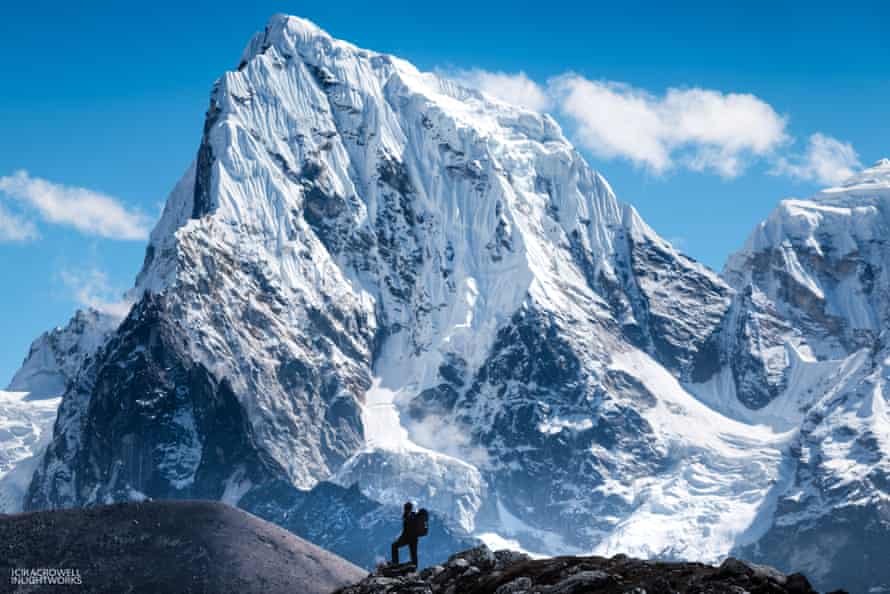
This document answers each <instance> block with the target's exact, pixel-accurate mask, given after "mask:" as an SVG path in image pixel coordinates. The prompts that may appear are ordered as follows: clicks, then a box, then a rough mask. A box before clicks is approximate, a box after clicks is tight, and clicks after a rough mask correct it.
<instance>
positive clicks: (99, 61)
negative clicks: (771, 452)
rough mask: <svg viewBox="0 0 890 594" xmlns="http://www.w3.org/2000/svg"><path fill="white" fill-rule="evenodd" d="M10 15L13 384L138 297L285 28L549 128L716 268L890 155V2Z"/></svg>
mask: <svg viewBox="0 0 890 594" xmlns="http://www.w3.org/2000/svg"><path fill="white" fill-rule="evenodd" d="M7 4H8V5H7V6H5V7H4V18H3V20H2V24H0V52H2V55H3V56H4V59H3V62H4V66H3V70H2V75H0V261H2V269H3V273H4V275H3V278H4V283H3V290H2V291H0V327H2V328H3V330H4V332H3V344H2V347H0V386H2V385H5V383H6V382H7V381H8V380H9V378H10V377H11V376H12V374H13V372H14V371H15V369H16V368H17V366H18V365H19V364H20V362H21V360H22V358H23V357H24V356H25V354H26V352H27V347H28V344H29V343H30V341H31V340H32V339H33V338H34V337H36V336H37V334H39V333H40V332H41V331H43V330H45V329H47V328H50V327H52V326H54V325H57V324H63V323H64V322H65V321H66V320H67V319H68V318H69V317H70V315H71V314H72V313H73V311H74V310H75V309H76V308H77V307H79V306H82V305H84V304H94V305H98V306H102V307H113V302H114V301H115V300H116V299H117V298H118V297H119V293H120V292H122V291H123V290H125V289H126V288H127V287H129V286H130V285H131V284H132V280H133V278H134V276H135V273H136V271H137V270H138V268H139V266H140V264H141V261H142V256H143V250H144V243H145V242H144V239H142V237H143V236H144V234H145V231H146V229H148V228H150V226H151V224H152V222H153V220H154V219H155V218H156V216H157V215H158V213H159V210H160V208H161V205H162V204H163V201H164V199H165V197H166V195H167V193H168V192H169V190H170V189H171V188H172V187H173V184H174V183H175V182H176V180H177V179H178V177H179V176H180V175H181V174H182V172H183V171H184V170H185V168H186V167H187V166H188V164H189V162H190V161H191V160H192V158H193V157H194V154H195V150H196V148H197V144H198V141H199V137H200V133H201V127H202V122H203V113H204V110H205V108H206V105H207V98H208V93H209V90H210V88H211V85H212V84H213V81H214V80H215V79H216V78H217V77H218V76H220V74H221V73H222V72H223V71H224V70H226V69H231V68H233V67H234V66H235V65H236V64H237V61H238V57H239V55H240V53H241V50H242V48H243V47H244V45H245V44H246V43H247V41H248V39H249V38H250V36H251V35H252V34H253V32H255V31H257V30H259V29H262V27H263V25H264V24H265V22H266V21H267V20H268V18H269V16H271V15H272V14H273V13H276V12H288V13H291V14H297V15H300V16H305V17H307V18H310V19H312V20H313V21H315V22H316V23H318V24H319V25H320V26H322V27H323V28H325V29H327V30H328V31H329V32H330V33H332V34H333V35H334V36H336V37H340V38H344V39H347V40H350V41H352V42H353V43H356V44H357V45H360V46H364V47H368V48H371V49H375V50H379V51H384V52H389V53H394V54H397V55H400V56H401V57H403V58H406V59H408V60H410V61H412V62H414V63H415V64H416V65H418V66H419V67H420V68H422V69H425V70H439V71H443V72H446V73H449V74H450V75H454V76H458V77H461V78H464V79H465V80H467V81H470V82H473V83H474V84H479V85H481V86H483V87H484V88H486V89H487V90H488V91H489V92H493V93H500V94H502V95H507V96H509V95H511V94H512V95H513V96H514V98H516V100H520V101H532V102H535V103H537V104H538V105H539V106H541V107H543V108H545V109H548V110H550V111H552V112H553V113H554V115H555V116H556V117H557V119H558V120H559V121H560V122H561V123H562V124H563V125H564V128H565V130H566V133H567V134H568V135H569V137H570V138H572V139H573V140H575V141H576V142H577V143H578V145H579V147H580V148H581V150H582V152H584V153H585V155H586V156H587V157H588V159H589V160H590V162H591V163H592V164H593V165H594V166H595V167H596V168H597V169H598V170H600V171H601V172H602V173H603V174H604V175H605V176H606V178H607V179H608V180H609V181H610V183H611V184H612V186H613V188H614V189H615V191H616V193H617V194H618V196H619V198H621V199H623V200H625V201H627V202H630V203H632V204H634V205H635V206H636V207H637V208H638V209H639V210H640V212H641V213H642V215H643V217H644V218H645V219H646V220H647V221H648V222H649V224H650V225H651V226H652V227H654V228H655V229H656V230H657V231H658V232H659V233H660V234H661V235H663V236H664V237H666V238H669V239H672V240H675V241H676V242H677V243H678V244H679V245H680V246H681V247H682V248H683V249H684V250H685V251H687V252H688V253H689V254H690V255H692V256H693V257H695V258H697V259H699V260H701V261H703V262H705V263H706V264H708V265H709V266H712V267H714V268H718V269H719V268H720V266H722V263H723V262H724V260H725V258H726V256H727V255H728V254H729V253H730V252H731V251H733V250H735V249H737V248H738V247H740V246H741V245H742V243H743V242H744V240H745V237H746V236H747V234H748V233H749V231H750V230H751V229H752V227H753V226H754V225H755V224H756V223H757V222H758V221H759V220H761V219H762V218H763V217H765V216H766V215H767V214H768V212H769V211H770V209H771V208H772V207H773V206H774V205H775V204H776V202H777V201H778V200H779V199H781V198H783V197H788V196H806V195H808V194H810V193H812V192H813V191H814V190H815V189H817V188H818V187H820V186H821V185H823V184H824V183H825V180H826V179H827V178H832V177H837V176H838V172H839V171H843V170H844V169H845V168H847V169H849V168H853V169H855V168H856V167H857V166H858V164H859V163H861V164H864V165H868V164H870V163H872V162H873V161H875V160H877V159H878V158H880V157H883V156H888V154H890V146H887V144H888V142H890V141H888V139H890V118H888V117H887V114H886V105H887V104H888V98H890V9H888V8H887V7H886V3H881V2H871V3H856V2H847V3H844V4H843V5H840V4H838V3H836V2H834V3H824V4H819V3H808V4H806V6H805V8H802V7H800V6H801V4H800V3H783V2H777V1H772V2H763V3H759V2H748V3H736V4H739V6H733V7H728V6H724V4H729V3H713V2H707V3H687V4H683V5H682V6H681V5H678V4H677V3H663V2H658V3H656V2H632V1H624V2H620V3H618V2H612V3H608V4H602V5H595V4H594V3H589V4H590V5H589V6H583V7H582V6H579V4H580V3H577V2H572V3H568V2H567V3H559V2H549V3H545V4H542V3H540V2H535V3H531V2H518V1H514V2H503V3H495V2H485V3H483V2H478V1H476V2H463V1H449V2H447V3H436V2H427V3H420V2H355V3H352V2H347V1H345V0H341V1H338V2H232V3H227V2H222V1H216V2H181V1H180V2H175V3H174V2H152V3H122V2H93V3H61V2H51V3H50V2H42V1H40V0H32V1H30V2H16V3H7ZM520 73H522V75H521V76H520ZM517 90H518V91H519V94H518V96H517ZM613 108H614V109H615V110H617V111H618V112H620V113H623V114H625V117H623V118H622V117H609V118H607V121H603V120H602V118H601V117H599V115H601V114H602V113H606V112H608V113H611V112H610V111H609V110H610V109H613ZM702 111H708V112H709V113H710V114H711V116H712V118H711V119H710V120H709V119H708V117H706V116H703V114H702ZM622 126H626V127H627V129H625V128H622ZM813 135H817V136H815V137H814V136H813ZM18 171H26V172H27V174H21V173H20V174H15V172H18Z"/></svg>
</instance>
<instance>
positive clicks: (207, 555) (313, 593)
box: [0, 501, 365, 594]
mask: <svg viewBox="0 0 890 594" xmlns="http://www.w3.org/2000/svg"><path fill="white" fill-rule="evenodd" d="M0 542H2V545H0V549H2V551H3V553H2V554H0V574H2V575H3V580H4V585H6V584H9V576H10V575H13V574H12V572H13V570H15V569H21V568H54V569H55V568H61V569H74V570H77V571H78V574H79V579H80V583H79V584H75V585H63V586H56V585H51V584H43V585H35V586H27V585H22V586H21V591H27V592H58V591H60V590H65V589H68V588H70V589H73V590H76V591H78V592H96V593H100V592H101V593H104V592H128V591H138V592H158V593H160V592H220V593H224V592H233V593H234V592H239V593H241V592H257V593H259V592H263V593H279V592H280V593H285V592H287V593H292V592H304V593H306V594H328V593H329V592H331V591H332V590H333V589H335V588H338V587H340V586H343V585H345V584H349V583H351V582H354V581H356V580H359V579H361V578H362V576H363V575H365V572H364V571H362V570H361V569H359V568H358V567H356V566H355V565H353V564H351V563H349V562H348V561H346V560H344V559H342V558H340V557H338V556H337V555H334V554H332V553H329V552H328V551H325V550H324V549H321V548H319V547H317V546H315V545H313V544H311V543H309V542H306V541H305V540H302V539H300V538H298V537H296V536H294V535H293V534H291V533H290V532H288V531H286V530H282V529H281V528H279V527H277V526H275V525H273V524H270V523H268V522H264V521H263V520H260V519H259V518H256V517H254V516H251V515H250V514H247V513H245V512H243V511H241V510H238V509H235V508H232V507H229V506H227V505H223V504H220V503H215V502H207V501H165V502H150V503H128V504H117V505H112V506H99V507H92V508H88V509H82V510H77V509H73V510H57V511H45V512H33V513H25V514H18V515H14V516H0ZM14 590H17V589H16V588H14ZM17 591H18V590H17Z"/></svg>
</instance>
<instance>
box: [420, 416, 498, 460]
mask: <svg viewBox="0 0 890 594" xmlns="http://www.w3.org/2000/svg"><path fill="white" fill-rule="evenodd" d="M407 429H408V434H409V435H410V436H411V440H412V441H414V443H416V444H418V445H420V446H423V447H426V448H430V449H432V450H435V451H437V452H441V453H443V454H447V455H449V456H452V457H454V458H458V459H459V460H465V461H467V462H469V463H471V464H473V465H475V466H477V467H480V468H484V467H485V466H486V465H488V464H489V462H490V457H489V455H488V452H487V451H486V450H485V448H483V447H481V446H479V445H475V444H473V443H472V438H471V436H470V432H469V431H467V428H466V427H458V426H456V425H453V424H451V423H449V422H448V421H447V420H446V419H444V418H442V417H440V416H439V415H428V416H426V417H424V418H423V419H421V420H419V421H410V420H409V421H408V425H407Z"/></svg>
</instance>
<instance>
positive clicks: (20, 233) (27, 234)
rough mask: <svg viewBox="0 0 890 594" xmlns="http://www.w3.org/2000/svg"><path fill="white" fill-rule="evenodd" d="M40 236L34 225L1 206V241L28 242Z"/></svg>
mask: <svg viewBox="0 0 890 594" xmlns="http://www.w3.org/2000/svg"><path fill="white" fill-rule="evenodd" d="M38 237H40V234H39V233H38V232H37V227H36V226H34V223H32V222H31V221H28V220H26V219H23V218H21V217H20V216H18V215H16V214H13V213H11V212H9V211H8V210H6V208H5V207H4V206H3V205H2V204H0V241H28V240H30V239H37V238H38Z"/></svg>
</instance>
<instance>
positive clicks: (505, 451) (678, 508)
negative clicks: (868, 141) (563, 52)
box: [25, 15, 890, 587]
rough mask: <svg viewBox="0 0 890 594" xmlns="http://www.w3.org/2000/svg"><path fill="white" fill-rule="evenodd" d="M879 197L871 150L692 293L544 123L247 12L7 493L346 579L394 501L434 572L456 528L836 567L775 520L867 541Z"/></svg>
mask: <svg viewBox="0 0 890 594" xmlns="http://www.w3.org/2000/svg"><path fill="white" fill-rule="evenodd" d="M888 200H890V162H882V163H879V164H878V165H876V167H875V168H872V169H870V170H868V171H866V172H865V173H863V175H862V176H860V178H858V179H854V180H852V181H851V182H850V184H849V185H848V186H846V187H843V188H838V189H832V190H827V191H826V192H824V193H822V194H820V195H817V196H816V197H814V198H813V199H811V200H807V201H800V200H798V201H788V202H785V203H783V204H782V205H781V206H780V207H779V209H778V210H777V212H776V213H775V214H774V215H772V216H771V217H770V219H769V220H768V221H767V222H765V223H764V224H763V225H761V226H760V227H758V229H757V230H756V231H755V233H754V234H753V235H752V238H751V240H750V241H749V242H748V245H747V246H746V247H745V249H744V250H742V251H741V252H740V253H739V254H737V255H736V256H734V257H733V258H732V259H731V261H730V262H729V264H728V265H727V268H726V271H725V273H724V276H723V277H720V276H718V275H717V274H715V273H714V272H712V271H710V270H708V269H706V268H705V267H703V266H701V265H699V264H698V263H696V262H694V261H693V260H691V259H690V258H688V257H686V256H684V255H683V254H681V253H679V252H678V251H677V250H676V249H675V248H674V247H672V246H671V245H670V244H669V243H668V242H666V241H664V240H663V239H662V238H660V237H659V236H658V235H657V234H656V233H655V232H654V231H653V230H652V229H650V228H649V227H648V226H647V225H646V224H645V223H644V222H643V221H642V219H641V218H640V216H639V215H638V214H637V213H636V211H634V209H633V208H632V207H630V206H628V205H626V204H623V203H621V202H620V201H619V200H618V199H617V198H616V196H615V195H614V193H613V192H612V189H611V188H610V187H609V185H608V183H607V182H606V180H605V179H604V178H603V177H602V176H600V175H599V174H598V173H596V172H595V171H593V170H592V169H591V168H590V167H589V166H588V165H587V163H586V162H585V161H584V159H583V158H582V157H581V156H580V155H579V154H578V152H577V151H576V150H575V149H574V148H573V147H572V145H571V144H570V143H569V142H568V141H567V140H566V138H565V137H564V136H563V134H562V132H561V130H560V129H559V127H558V126H557V124H556V123H555V122H554V120H553V119H552V118H550V117H549V116H546V115H540V114H537V113H533V112H529V111H526V110H523V109H520V108H516V107H512V106H509V105H506V104H504V103H501V102H498V101H496V100H493V99H491V98H488V97H486V96H484V95H482V94H480V93H478V92H476V91H473V90H469V89H466V88H463V87H461V86H459V85H457V84H455V83H453V82H451V81H448V80H445V79H442V78H440V77H437V76H434V75H432V74H426V73H421V72H419V71H417V70H416V69H415V68H414V67H413V66H411V65H410V64H408V63H406V62H404V61H402V60H400V59H398V58H395V57H392V56H388V55H383V54H378V53H375V52H372V51H368V50H364V49H360V48H357V47H355V46H353V45H351V44H349V43H346V42H343V41H339V40H336V39H333V38H331V37H330V36H329V35H328V34H327V33H325V32H324V31H321V30H320V29H319V28H318V27H316V26H315V25H313V24H312V23H309V22H308V21H305V20H302V19H298V18H294V17H287V16H283V15H278V16H275V17H273V18H272V19H271V21H270V22H269V24H268V26H267V27H266V29H265V31H263V32H262V33H259V34H258V35H257V36H256V37H255V38H254V39H253V40H252V41H251V42H250V43H249V44H248V47H247V48H246V50H245V51H244V54H243V56H242V59H241V61H240V63H239V65H238V68H237V69H236V70H234V71H231V72H227V73H225V74H224V75H223V77H222V78H220V79H219V81H218V82H217V84H216V85H215V86H214V89H213V91H212V94H211V101H210V106H209V109H208V112H207V117H206V120H205V122H204V128H203V134H202V137H201V144H200V147H199V150H198V154H197V158H196V160H195V163H194V164H193V165H192V166H191V167H190V168H189V169H188V171H187V172H186V174H185V175H184V176H183V178H182V180H181V181H180V182H179V184H178V185H177V186H176V188H174V190H173V192H172V193H171V195H170V197H169V199H168V201H167V204H166V207H165V209H164V213H163V215H162V218H161V220H160V222H159V223H158V225H157V227H156V228H155V230H154V231H153V233H152V236H151V240H150V243H149V246H148V248H147V250H146V257H145V263H144V266H143V268H142V271H141V272H140V273H139V275H138V277H137V280H136V286H135V288H134V289H133V292H132V294H131V297H132V298H133V299H134V301H135V303H136V305H134V307H133V309H132V310H131V312H130V314H129V316H128V317H127V319H126V320H125V321H124V322H123V323H122V324H121V325H120V327H119V328H118V329H116V330H115V331H114V332H113V333H112V334H111V335H110V336H109V337H108V339H107V340H103V341H102V346H101V348H99V349H98V350H96V351H95V355H93V356H92V357H90V358H89V359H86V360H84V361H83V363H82V364H81V366H80V368H79V370H78V371H77V373H75V374H74V375H72V376H71V378H72V380H71V381H67V382H66V385H67V389H66V391H65V394H64V397H63V401H62V404H61V407H60V410H59V418H58V421H57V423H56V426H55V431H54V435H53V439H52V442H51V443H50V445H49V446H48V449H47V453H46V455H45V457H44V458H43V460H42V461H41V463H40V465H39V467H38V468H37V470H36V472H35V474H34V479H33V481H32V483H31V485H30V488H29V490H28V494H27V497H26V499H25V506H26V507H27V508H29V509H40V508H45V507H76V506H84V505H92V504H96V503H109V502H114V501H126V500H130V499H140V498H144V497H151V498H182V497H189V498H207V499H218V500H222V501H226V502H229V503H232V504H237V505H239V506H241V507H243V508H245V509H248V510H251V511H254V512H256V513H257V514H259V515H261V516H262V517H264V518H267V519H269V520H272V521H275V522H277V523H279V524H281V525H283V526H286V527H289V528H290V529H292V530H294V531H295V532H296V533H297V534H301V535H306V536H307V537H309V538H310V539H313V540H316V541H317V542H319V543H320V544H323V545H325V546H329V547H330V548H331V549H333V550H335V551H338V552H342V553H343V554H345V555H348V556H349V557H350V558H351V559H353V560H355V561H356V562H359V563H362V564H365V565H368V564H370V563H373V561H375V560H376V556H377V555H378V554H379V551H380V550H381V549H383V550H384V551H385V547H386V544H387V543H388V542H389V541H390V540H391V539H392V538H393V536H394V535H395V532H397V527H398V525H397V521H398V516H397V515H393V510H395V509H397V508H396V507H395V505H393V504H398V503H400V502H401V501H404V500H406V499H411V498H416V499H419V500H420V503H421V504H422V505H424V506H427V507H429V508H430V509H432V510H433V511H435V512H437V513H438V514H441V515H442V516H440V517H444V519H442V520H441V521H440V524H439V525H440V526H441V527H442V533H441V534H440V535H439V536H438V537H436V538H435V539H431V540H430V541H429V542H428V543H427V544H428V547H429V550H430V551H438V552H435V553H434V554H432V553H431V556H432V557H437V558H441V557H444V556H445V555H446V552H447V550H448V549H447V546H454V544H455V543H456V542H458V541H460V540H461V539H463V538H465V537H466V534H465V532H466V531H474V533H476V534H479V535H480V536H486V537H488V538H492V539H493V540H497V539H503V538H505V537H506V538H510V539H513V540H516V541H518V543H519V544H520V545H521V546H522V547H524V548H525V549H527V550H530V551H535V552H541V553H548V554H564V553H575V552H579V551H594V552H596V553H597V554H602V555H613V554H615V553H619V552H624V553H628V554H633V555H635V556H640V557H657V558H682V559H698V560H707V561H719V560H722V559H723V558H725V557H726V556H727V555H728V554H729V553H730V552H731V551H733V550H743V551H750V555H754V556H759V555H763V557H762V558H764V559H765V560H766V561H768V562H770V563H773V564H777V565H779V566H781V567H782V568H783V569H787V570H789V571H791V570H793V569H795V568H796V567H798V566H799V565H802V564H803V565H806V567H807V568H808V571H810V572H811V574H812V575H813V579H814V580H817V582H816V583H817V585H819V586H820V587H822V586H823V585H830V584H834V583H838V582H839V581H842V579H845V577H846V576H847V575H848V574H847V573H845V571H846V569H845V567H848V566H845V559H847V558H848V557H849V556H850V555H852V554H854V553H853V550H854V549H853V548H849V549H844V550H843V551H842V552H837V553H835V552H834V551H830V550H828V549H827V548H825V547H822V548H820V547H818V546H817V547H816V548H815V549H808V548H803V549H799V550H800V551H801V552H800V553H799V554H798V553H797V552H795V551H798V549H796V548H795V547H797V546H798V543H799V540H797V539H796V538H795V537H794V534H798V533H802V531H810V530H815V531H816V532H813V534H816V533H818V534H823V532H820V531H822V530H823V527H824V530H826V531H827V532H824V534H826V535H830V534H834V532H833V531H835V530H837V531H842V530H843V526H842V525H840V524H838V525H835V524H834V523H833V522H834V520H832V518H846V517H849V518H860V519H861V520H862V522H864V524H861V525H860V524H855V523H854V524H855V526H854V524H850V525H851V526H852V528H851V530H853V532H851V533H850V536H849V539H848V540H847V541H845V542H851V543H854V542H856V541H855V539H854V534H861V533H862V530H864V529H866V528H867V529H868V530H872V531H874V534H875V536H874V538H871V540H870V541H869V542H874V543H881V542H883V541H882V540H881V538H883V536H880V535H886V534H888V533H890V530H888V528H887V521H886V502H887V501H888V500H890V499H888V487H887V485H888V484H890V483H888V480H887V476H888V475H887V464H888V460H890V449H888V443H890V440H888V434H890V429H888V423H890V422H888V415H887V413H886V410H887V404H888V393H887V390H886V388H885V382H886V378H887V377H888V374H887V371H886V369H885V366H886V360H887V354H888V353H887V352H886V345H885V339H886V328H888V327H890V325H888V321H890V320H888V311H890V298H888V297H890V294H888V287H890V277H888V272H887V270H888V266H887V264H888V262H890V258H888V254H887V251H886V249H887V248H886V242H885V239H884V238H885V237H886V236H887V232H886V231H887V229H888V224H887V220H888V219H887V213H888V212H890V208H888V207H887V204H888ZM724 279H725V280H724ZM328 481H332V482H335V483H337V484H330V483H329V482H328ZM353 485H356V487H357V488H356V489H352V488H351V487H352V486H353ZM373 499H379V500H381V501H382V502H383V503H384V504H385V505H380V504H379V503H375V502H374V501H373ZM326 500H330V502H331V503H330V505H332V506H334V509H336V510H338V511H337V515H338V520H337V521H336V522H331V521H330V518H329V517H328V516H326V515H324V514H323V513H322V511H323V510H324V509H325V501H326ZM375 506H376V507H375ZM369 510H370V511H369ZM375 510H376V511H375ZM369 513H370V515H369ZM845 514H849V515H845ZM380 518H384V519H385V521H384V520H381V519H380ZM851 521H852V520H851ZM857 521H859V520H857ZM844 525H846V524H844ZM832 526H834V527H832ZM356 531H358V532H356ZM386 531H389V534H388V535H386V536H384V534H383V533H384V532H386ZM856 531H858V532H856ZM356 533H357V534H360V535H361V538H366V539H368V540H369V541H371V542H374V543H377V544H375V545H374V547H379V548H374V547H371V548H368V545H367V543H366V542H363V543H361V544H359V545H356V540H349V539H350V538H356V537H355V534H356ZM807 533H808V534H809V532H807ZM869 534H871V532H869ZM350 535H352V536H350ZM820 538H822V537H820ZM825 538H830V536H825ZM434 540H435V541H436V542H434ZM820 542H821V541H820ZM835 542H841V540H836V541H835ZM771 543H772V544H771ZM758 544H762V545H763V546H758ZM800 546H803V545H800ZM851 546H852V545H851ZM867 546H871V545H867ZM452 550H453V549H452ZM826 551H827V552H826ZM869 551H871V549H869ZM829 553H830V554H829ZM869 554H872V553H871V552H870V553H869ZM758 558H761V557H758ZM817 566H818V568H819V569H818V571H817V570H816V569H814V568H817ZM886 571H890V570H887V569H884V568H878V569H874V570H873V571H872V572H871V573H868V572H865V573H863V575H867V577H864V578H863V580H868V585H869V587H883V586H887V587H890V586H888V584H890V575H887V574H886Z"/></svg>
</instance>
